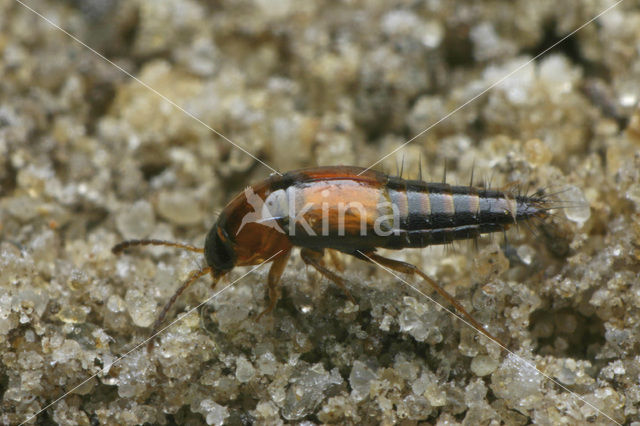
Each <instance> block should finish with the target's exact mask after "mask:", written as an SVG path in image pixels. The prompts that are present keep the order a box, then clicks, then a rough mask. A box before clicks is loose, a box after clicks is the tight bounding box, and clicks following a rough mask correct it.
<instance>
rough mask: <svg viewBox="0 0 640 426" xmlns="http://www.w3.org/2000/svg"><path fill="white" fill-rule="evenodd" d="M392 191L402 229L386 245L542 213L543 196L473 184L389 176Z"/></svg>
mask: <svg viewBox="0 0 640 426" xmlns="http://www.w3.org/2000/svg"><path fill="white" fill-rule="evenodd" d="M386 188H387V191H386V192H387V194H388V197H389V200H390V202H391V203H392V204H393V205H394V206H397V208H398V210H399V217H400V221H399V222H400V223H399V230H398V231H397V232H395V233H394V234H395V235H394V238H390V239H389V241H388V244H387V245H386V247H387V248H403V247H426V246H428V245H435V244H446V243H450V242H452V241H454V240H463V239H473V238H476V237H478V236H479V235H480V234H485V233H490V232H497V231H503V230H504V229H506V228H507V227H508V226H509V225H511V224H514V223H516V222H519V221H523V220H527V219H529V218H531V217H533V216H541V215H543V214H544V212H545V211H546V210H544V209H542V208H541V207H542V206H541V205H540V202H541V200H540V199H537V198H532V197H526V196H513V195H510V194H509V193H508V192H504V191H496V190H488V189H481V188H476V187H472V186H451V185H448V184H446V183H429V182H423V181H418V180H404V179H400V178H394V177H389V179H388V182H387V185H386Z"/></svg>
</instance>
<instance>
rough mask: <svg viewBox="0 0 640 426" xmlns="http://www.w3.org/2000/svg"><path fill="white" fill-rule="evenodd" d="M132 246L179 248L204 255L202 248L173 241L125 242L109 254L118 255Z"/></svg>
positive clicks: (113, 248)
mask: <svg viewBox="0 0 640 426" xmlns="http://www.w3.org/2000/svg"><path fill="white" fill-rule="evenodd" d="M134 246H168V247H177V248H181V249H183V250H189V251H194V252H196V253H204V249H203V248H199V247H196V246H192V245H191V244H183V243H175V242H173V241H165V240H126V241H122V242H120V243H118V244H116V245H115V246H113V247H112V248H111V252H113V254H120V253H122V252H123V251H125V250H126V249H128V248H129V247H134Z"/></svg>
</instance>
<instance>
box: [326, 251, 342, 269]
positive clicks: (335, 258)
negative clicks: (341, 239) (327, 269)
mask: <svg viewBox="0 0 640 426" xmlns="http://www.w3.org/2000/svg"><path fill="white" fill-rule="evenodd" d="M328 252H329V257H330V258H331V263H333V267H334V268H336V269H337V270H338V271H339V272H344V263H342V260H340V256H339V255H338V252H337V251H335V250H328Z"/></svg>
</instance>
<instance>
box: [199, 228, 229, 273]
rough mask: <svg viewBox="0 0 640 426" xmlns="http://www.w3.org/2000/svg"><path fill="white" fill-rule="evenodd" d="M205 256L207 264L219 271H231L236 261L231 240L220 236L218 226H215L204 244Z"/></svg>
mask: <svg viewBox="0 0 640 426" xmlns="http://www.w3.org/2000/svg"><path fill="white" fill-rule="evenodd" d="M204 256H205V259H206V260H207V264H208V265H209V266H211V267H213V268H214V269H217V270H219V271H229V270H231V269H232V268H233V266H234V263H235V253H234V251H233V247H232V246H231V242H230V241H229V240H228V239H226V238H225V239H223V238H221V237H220V233H219V230H218V229H217V227H215V226H214V227H213V228H212V229H211V230H210V231H209V235H207V240H206V241H205V244H204Z"/></svg>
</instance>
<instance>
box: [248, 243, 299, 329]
mask: <svg viewBox="0 0 640 426" xmlns="http://www.w3.org/2000/svg"><path fill="white" fill-rule="evenodd" d="M290 255H291V251H289V250H288V251H286V252H285V253H283V254H282V255H280V256H278V257H276V258H275V259H274V261H273V263H272V264H271V269H269V278H268V279H267V284H268V290H269V306H267V308H266V309H265V310H264V311H262V312H260V314H259V315H258V316H257V317H256V322H257V321H260V318H262V316H263V315H264V314H268V313H269V312H271V311H273V308H275V307H276V303H278V299H279V298H280V288H279V287H278V283H279V282H280V278H281V277H282V273H283V272H284V268H285V266H287V261H288V260H289V256H290Z"/></svg>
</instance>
